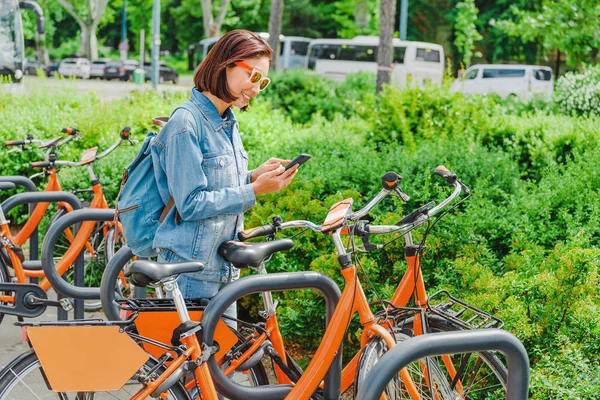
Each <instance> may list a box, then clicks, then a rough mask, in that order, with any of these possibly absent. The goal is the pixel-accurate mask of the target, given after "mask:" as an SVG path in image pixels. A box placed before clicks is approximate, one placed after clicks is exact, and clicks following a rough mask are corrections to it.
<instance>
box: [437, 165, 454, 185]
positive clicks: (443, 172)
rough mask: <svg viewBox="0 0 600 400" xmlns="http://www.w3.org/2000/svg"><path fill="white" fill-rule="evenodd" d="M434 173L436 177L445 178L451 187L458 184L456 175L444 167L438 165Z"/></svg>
mask: <svg viewBox="0 0 600 400" xmlns="http://www.w3.org/2000/svg"><path fill="white" fill-rule="evenodd" d="M433 172H435V174H436V175H439V176H441V177H442V178H444V180H445V181H446V182H448V183H449V184H450V185H454V184H455V183H456V179H457V178H456V174H455V173H454V172H452V171H450V170H449V169H448V168H446V167H444V166H443V165H438V166H437V167H436V168H435V170H434V171H433Z"/></svg>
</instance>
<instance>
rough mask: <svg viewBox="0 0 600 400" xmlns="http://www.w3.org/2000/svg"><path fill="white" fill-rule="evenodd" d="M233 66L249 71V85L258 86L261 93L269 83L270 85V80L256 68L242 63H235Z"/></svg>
mask: <svg viewBox="0 0 600 400" xmlns="http://www.w3.org/2000/svg"><path fill="white" fill-rule="evenodd" d="M234 64H235V65H237V66H238V67H242V68H244V69H247V70H248V71H251V72H250V78H249V79H250V83H251V84H253V85H256V84H258V85H259V88H260V90H261V91H262V90H265V89H266V88H267V86H269V83H271V79H270V78H269V77H268V76H265V75H264V73H263V72H262V71H261V70H259V69H258V68H253V67H251V66H249V65H248V64H246V63H245V62H243V61H236V62H234Z"/></svg>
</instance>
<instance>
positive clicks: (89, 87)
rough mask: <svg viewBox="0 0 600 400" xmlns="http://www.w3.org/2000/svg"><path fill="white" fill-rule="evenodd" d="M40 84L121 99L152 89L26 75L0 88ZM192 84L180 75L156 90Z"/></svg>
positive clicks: (25, 88) (18, 88) (19, 89)
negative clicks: (19, 81) (18, 83)
mask: <svg viewBox="0 0 600 400" xmlns="http://www.w3.org/2000/svg"><path fill="white" fill-rule="evenodd" d="M42 85H43V86H46V87H48V88H60V87H75V88H77V90H78V91H79V92H80V93H86V92H90V91H93V92H95V93H96V94H97V95H98V96H99V97H100V98H101V99H103V100H114V99H122V98H126V97H128V96H129V94H130V93H131V92H132V91H134V90H140V89H142V90H151V89H152V84H150V83H149V82H148V83H145V84H143V85H138V84H136V83H133V82H122V81H117V80H112V81H105V80H96V79H55V78H46V79H40V78H39V77H37V76H26V77H25V78H24V79H23V82H22V83H21V84H20V85H3V86H10V87H3V88H2V89H3V90H8V91H11V92H13V93H29V92H30V91H31V89H34V88H37V87H40V86H42ZM192 86H193V83H192V76H190V75H187V76H181V77H180V78H179V83H178V84H177V85H173V84H172V83H165V84H162V85H158V92H159V93H163V92H165V91H189V90H190V89H191V87H192Z"/></svg>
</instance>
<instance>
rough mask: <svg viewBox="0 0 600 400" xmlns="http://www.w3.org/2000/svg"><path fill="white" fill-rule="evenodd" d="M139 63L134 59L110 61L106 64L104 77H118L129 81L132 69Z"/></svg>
mask: <svg viewBox="0 0 600 400" xmlns="http://www.w3.org/2000/svg"><path fill="white" fill-rule="evenodd" d="M138 65H140V63H139V62H138V61H136V60H125V61H112V62H110V63H108V64H107V65H106V72H105V73H104V79H109V80H110V79H120V80H122V81H130V80H132V79H133V71H134V70H135V69H136V68H137V67H138Z"/></svg>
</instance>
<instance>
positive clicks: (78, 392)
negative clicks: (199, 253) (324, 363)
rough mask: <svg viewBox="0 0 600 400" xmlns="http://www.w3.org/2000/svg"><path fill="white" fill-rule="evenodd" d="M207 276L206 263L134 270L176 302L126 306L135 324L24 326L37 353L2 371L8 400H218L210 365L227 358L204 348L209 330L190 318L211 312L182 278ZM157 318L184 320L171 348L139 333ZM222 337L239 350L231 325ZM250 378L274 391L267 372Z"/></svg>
mask: <svg viewBox="0 0 600 400" xmlns="http://www.w3.org/2000/svg"><path fill="white" fill-rule="evenodd" d="M203 268H204V265H203V264H202V263H200V262H188V263H180V264H156V263H152V262H150V261H146V260H139V261H136V262H134V263H133V264H132V265H131V267H130V269H129V272H128V276H129V278H130V279H131V280H133V281H134V282H135V283H136V285H138V286H141V287H144V286H146V285H149V284H157V285H160V286H161V287H162V288H163V290H165V291H166V292H167V293H171V294H172V299H169V300H162V301H160V302H159V303H154V304H153V303H150V302H146V303H145V304H136V303H131V302H124V306H126V307H130V309H133V310H134V314H133V315H132V316H131V318H129V319H128V320H127V321H121V322H107V321H98V320H85V321H64V322H48V323H35V322H31V323H24V322H23V323H17V325H20V326H23V327H24V328H25V329H26V331H27V335H28V338H29V341H30V343H31V345H32V349H31V350H29V351H27V352H25V353H24V354H22V355H20V356H19V357H17V358H15V359H14V360H13V361H12V362H10V363H9V364H8V365H7V366H6V367H5V368H4V369H3V370H2V371H0V400H4V399H10V400H25V399H30V398H32V396H35V397H36V398H49V397H52V398H53V397H58V398H60V399H67V398H71V396H73V398H76V399H84V398H85V399H88V398H90V399H91V398H105V396H106V397H110V398H117V399H135V400H140V399H145V398H148V397H149V396H151V397H160V398H169V399H190V398H200V394H201V398H202V399H205V400H213V399H214V400H216V399H218V397H217V394H216V391H215V388H214V385H213V383H212V380H211V377H210V373H209V372H208V366H207V364H206V360H207V358H208V356H210V355H219V354H222V351H220V350H219V349H218V348H217V346H211V347H208V346H205V345H204V344H203V343H201V342H200V341H199V339H198V333H199V331H201V325H200V324H199V323H197V322H193V321H192V320H191V319H190V312H191V310H195V309H201V308H203V305H202V304H200V303H197V302H191V301H186V300H184V299H183V296H182V295H181V292H180V291H179V287H178V285H177V282H176V280H177V277H178V275H179V274H182V273H193V272H198V271H200V270H202V269H203ZM154 312H158V313H161V312H163V313H164V312H176V313H177V316H178V319H179V326H178V327H177V328H176V329H175V331H174V332H173V336H172V339H171V343H170V344H165V343H161V342H158V341H157V340H155V339H153V338H148V337H144V336H141V335H140V334H138V333H137V328H136V325H135V322H136V320H138V319H140V318H142V317H143V316H144V314H147V313H150V314H152V313H154ZM217 329H222V330H223V329H224V330H225V332H229V335H230V336H233V342H234V343H233V344H234V345H235V344H236V342H237V341H238V337H237V336H236V335H235V331H233V330H231V328H229V327H227V325H225V323H223V322H221V323H220V326H218V327H217ZM225 344H226V343H223V345H225ZM142 345H151V346H154V347H157V348H160V349H162V350H163V352H164V354H163V355H162V356H161V357H160V358H158V359H156V358H154V357H153V356H152V355H150V354H148V353H146V352H145V351H144V350H142V347H141V346H142ZM86 357H96V358H95V359H94V361H93V362H89V359H88V364H87V365H86V366H85V371H84V372H82V366H81V365H80V363H79V361H80V360H82V359H86ZM116 359H118V361H119V362H118V365H117V364H115V360H116ZM245 376H246V377H247V383H248V384H250V385H265V384H266V374H265V372H264V369H263V368H262V366H252V367H250V368H248V370H247V371H246V372H245ZM100 392H101V393H100Z"/></svg>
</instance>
